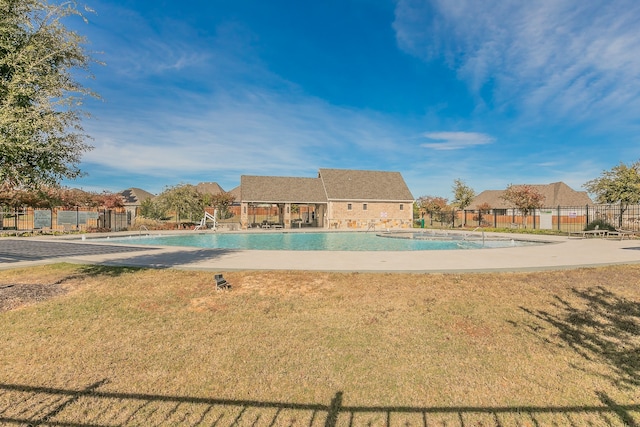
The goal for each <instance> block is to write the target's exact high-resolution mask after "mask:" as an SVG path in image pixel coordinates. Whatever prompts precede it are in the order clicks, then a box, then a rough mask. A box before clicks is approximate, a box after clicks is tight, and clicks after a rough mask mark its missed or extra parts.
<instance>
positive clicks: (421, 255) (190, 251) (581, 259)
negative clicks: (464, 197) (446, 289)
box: [0, 231, 640, 273]
mask: <svg viewBox="0 0 640 427" xmlns="http://www.w3.org/2000/svg"><path fill="white" fill-rule="evenodd" d="M177 233H193V231H190V232H189V231H186V232H185V231H181V232H177ZM205 233H206V232H205ZM131 234H134V235H135V234H138V233H131V232H129V233H109V234H108V235H109V236H114V237H115V236H122V235H131ZM151 234H153V233H151ZM160 234H163V235H164V234H176V232H171V233H168V232H162V233H160ZM491 234H495V235H499V236H502V237H511V238H514V239H517V238H520V239H523V238H524V239H526V240H541V241H547V242H553V243H556V244H551V245H536V246H521V247H509V248H490V249H465V250H459V251H458V250H436V251H433V250H431V251H429V250H425V251H371V252H368V251H354V252H346V251H278V250H268V251H262V250H225V249H203V248H191V247H181V246H138V245H128V244H125V243H122V242H117V243H116V244H114V243H111V242H105V241H99V242H98V241H95V240H94V239H92V238H86V237H85V240H82V238H81V236H78V235H74V236H55V237H54V236H37V237H29V238H25V237H20V238H14V237H5V238H2V239H0V243H1V242H2V241H5V242H6V241H9V240H11V241H13V242H14V243H13V244H14V245H19V242H20V241H25V242H26V241H29V242H49V244H51V242H61V243H62V242H66V243H71V244H75V245H86V246H84V247H85V248H86V249H87V250H86V252H87V253H86V254H78V253H77V251H75V252H74V253H70V254H65V251H64V248H62V249H61V250H60V251H57V252H56V251H50V252H54V254H53V255H51V256H47V254H46V252H47V251H44V254H43V255H42V256H28V255H25V256H20V255H19V254H18V255H16V256H15V257H14V258H12V259H10V260H9V261H7V260H6V259H5V260H3V258H2V255H3V254H2V251H1V250H0V268H2V269H7V268H18V267H23V266H30V265H41V264H51V263H55V262H70V263H76V264H100V265H109V266H131V267H150V268H173V269H180V270H205V271H237V270H306V271H326V272H378V273H384V272H398V273H399V272H403V273H464V272H498V271H541V270H559V269H570V268H582V267H594V266H603V265H617V264H637V263H640V240H617V239H616V240H614V239H604V238H584V239H583V238H569V237H567V236H549V235H530V234H527V235H523V234H516V233H514V234H510V233H491ZM98 236H99V235H95V236H91V237H98ZM104 236H106V235H103V237H104ZM41 246H46V244H44V243H43V244H42V245H41ZM91 246H95V247H94V249H93V250H90V249H89V247H91ZM98 246H108V247H110V248H115V249H112V250H106V251H102V252H101V251H100V250H96V247H98ZM118 247H121V248H123V249H122V251H119V250H117V248H118ZM0 249H1V248H0ZM48 249H51V247H49V248H48Z"/></svg>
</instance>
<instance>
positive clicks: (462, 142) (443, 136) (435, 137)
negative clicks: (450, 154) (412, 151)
mask: <svg viewBox="0 0 640 427" xmlns="http://www.w3.org/2000/svg"><path fill="white" fill-rule="evenodd" d="M423 136H424V137H425V138H427V139H429V140H431V141H434V142H426V143H423V144H420V146H421V147H424V148H431V149H433V150H459V149H462V148H468V147H473V146H476V145H485V144H491V143H493V142H494V141H495V139H494V138H493V137H491V136H489V135H486V134H483V133H476V132H427V133H424V134H423Z"/></svg>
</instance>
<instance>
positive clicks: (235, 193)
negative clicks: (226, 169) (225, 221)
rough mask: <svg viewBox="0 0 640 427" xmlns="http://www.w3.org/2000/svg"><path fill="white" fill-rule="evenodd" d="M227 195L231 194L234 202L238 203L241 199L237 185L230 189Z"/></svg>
mask: <svg viewBox="0 0 640 427" xmlns="http://www.w3.org/2000/svg"><path fill="white" fill-rule="evenodd" d="M228 193H229V194H231V195H232V196H233V197H234V199H235V202H240V200H241V198H242V192H241V191H240V186H239V185H238V186H237V187H235V188H232V189H231V190H229V191H228Z"/></svg>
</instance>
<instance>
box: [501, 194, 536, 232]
mask: <svg viewBox="0 0 640 427" xmlns="http://www.w3.org/2000/svg"><path fill="white" fill-rule="evenodd" d="M500 197H501V198H502V200H504V201H506V202H507V203H511V205H512V206H513V207H515V208H517V209H518V210H520V212H521V213H522V222H523V226H524V228H527V216H529V214H530V213H531V212H532V211H533V210H534V209H540V208H541V207H542V204H543V203H544V196H543V195H542V194H540V192H539V191H538V190H536V188H535V187H532V186H531V185H509V186H508V187H507V189H506V190H505V191H504V193H503V194H502V196H500Z"/></svg>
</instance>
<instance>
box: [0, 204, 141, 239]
mask: <svg viewBox="0 0 640 427" xmlns="http://www.w3.org/2000/svg"><path fill="white" fill-rule="evenodd" d="M130 225H131V217H130V215H129V214H128V213H127V212H126V211H125V210H124V209H89V208H79V207H78V208H75V209H63V208H56V209H33V208H22V209H13V210H0V232H5V233H6V232H31V231H51V232H71V231H92V230H95V231H120V230H125V229H127V228H128V227H129V226H130Z"/></svg>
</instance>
